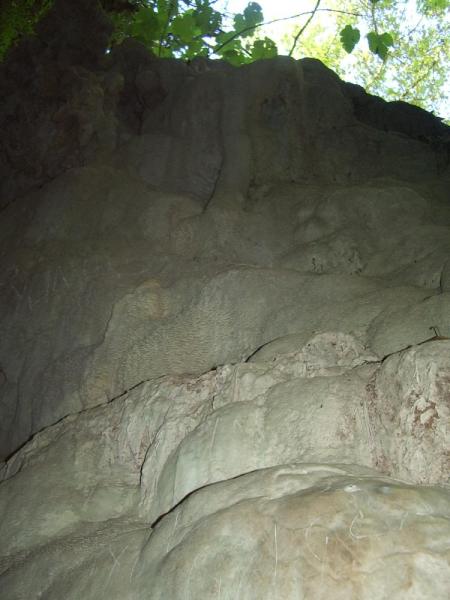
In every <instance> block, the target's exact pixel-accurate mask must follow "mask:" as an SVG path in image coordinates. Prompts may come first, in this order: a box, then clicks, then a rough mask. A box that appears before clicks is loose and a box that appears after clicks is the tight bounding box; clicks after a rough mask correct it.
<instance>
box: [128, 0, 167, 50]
mask: <svg viewBox="0 0 450 600" xmlns="http://www.w3.org/2000/svg"><path fill="white" fill-rule="evenodd" d="M159 30H160V26H159V21H158V16H157V14H156V13H155V12H154V10H153V8H152V7H151V6H146V7H142V8H140V9H139V10H138V12H137V13H136V16H135V19H134V21H133V22H132V23H131V26H130V30H129V33H130V35H131V36H132V37H134V38H136V39H138V40H139V41H141V42H142V43H143V44H146V45H148V46H151V44H152V42H154V41H155V40H156V39H158V38H159V35H158V34H159Z"/></svg>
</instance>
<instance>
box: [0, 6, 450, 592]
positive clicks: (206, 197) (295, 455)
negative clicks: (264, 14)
mask: <svg viewBox="0 0 450 600" xmlns="http://www.w3.org/2000/svg"><path fill="white" fill-rule="evenodd" d="M69 17H70V18H69ZM109 32H110V25H109V23H108V21H107V20H106V18H105V16H104V15H103V13H102V12H101V10H100V8H99V7H98V6H97V5H96V3H93V2H90V1H88V0H83V1H81V2H77V3H72V2H69V1H68V0H59V1H58V2H56V5H55V9H54V11H53V12H51V13H49V15H48V17H47V18H46V19H45V20H44V21H43V23H42V24H41V26H40V31H39V32H38V35H37V36H36V37H35V38H32V39H29V40H26V41H25V42H24V43H23V44H21V45H20V46H18V47H17V48H16V49H14V51H13V52H11V54H10V56H9V58H8V60H7V62H6V63H5V64H4V65H3V66H2V68H1V72H0V81H1V84H2V89H4V90H5V94H4V96H3V99H2V101H1V106H0V123H1V127H2V131H4V136H3V142H4V143H3V145H2V147H1V149H0V175H1V194H0V206H1V207H2V208H1V213H0V214H1V220H0V261H1V268H0V287H1V290H2V293H1V295H0V317H1V321H0V457H1V458H2V459H3V460H4V462H3V463H0V465H1V466H0V479H1V483H0V555H1V559H0V589H2V590H4V591H3V592H2V593H3V594H4V596H2V598H3V597H5V599H6V598H7V599H11V600H13V599H14V600H19V599H22V598H27V599H31V598H46V599H48V600H53V599H54V600H61V599H62V598H64V599H66V598H67V599H70V598H73V599H74V600H75V599H77V600H79V599H80V598H83V599H87V600H88V599H91V598H92V599H94V598H95V599H98V598H105V599H106V598H108V599H114V598H117V599H120V600H124V599H130V600H143V599H144V598H145V599H147V598H151V599H152V600H156V599H161V600H177V599H178V598H180V599H181V598H183V599H186V598H195V599H198V600H202V599H205V600H209V599H211V600H212V599H216V598H221V599H222V600H223V599H225V598H239V599H242V600H252V599H255V600H256V599H258V600H265V599H267V600H272V599H273V600H275V599H276V598H279V599H281V598H283V599H284V600H290V599H292V600H294V599H296V600H297V599H305V600H306V599H307V598H321V597H323V598H327V597H331V596H332V597H333V598H336V599H337V600H339V599H344V598H345V599H346V600H347V599H355V600H356V599H358V600H364V599H367V600H369V599H370V600H373V599H380V600H381V599H386V598H392V599H397V598H398V599H400V598H402V599H403V598H410V599H411V600H412V599H416V598H432V599H433V600H441V599H442V600H447V598H448V589H450V564H449V560H450V541H449V540H450V527H449V523H450V488H449V485H450V480H449V474H450V435H449V431H450V340H449V338H450V196H449V189H450V186H449V184H450V155H449V128H447V127H446V126H445V125H443V124H442V123H441V122H440V121H439V119H437V118H436V117H434V116H432V115H430V114H428V113H426V112H424V111H422V110H420V109H417V108H415V107H412V106H409V105H404V104H402V103H386V102H384V101H383V100H381V99H379V98H374V97H371V96H369V95H368V94H366V93H365V92H364V90H362V89H361V88H358V87H357V86H354V85H351V84H347V83H345V82H343V81H341V80H340V79H339V78H338V77H337V76H336V75H335V74H334V73H333V72H331V71H330V70H329V69H327V68H326V67H325V66H324V65H322V64H321V63H320V62H318V61H316V60H313V59H303V60H301V61H294V60H291V59H288V58H277V59H273V60H267V61H262V62H257V63H254V64H252V65H249V66H245V67H241V68H234V67H231V66H230V65H227V64H225V63H221V62H218V61H207V60H205V61H193V62H192V63H191V64H187V63H182V62H179V61H175V60H160V59H157V58H156V57H154V56H152V55H150V54H149V53H148V52H147V51H146V49H145V48H144V47H143V46H141V45H140V44H138V43H137V42H133V41H127V42H125V43H124V44H122V45H121V46H118V47H115V48H114V49H113V50H112V51H111V52H110V53H108V54H106V53H105V49H106V44H107V40H108V35H109ZM91 40H95V43H90V42H91Z"/></svg>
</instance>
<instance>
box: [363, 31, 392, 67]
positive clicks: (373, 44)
mask: <svg viewBox="0 0 450 600" xmlns="http://www.w3.org/2000/svg"><path fill="white" fill-rule="evenodd" d="M367 40H368V42H369V49H370V51H371V52H372V53H373V54H376V55H377V56H379V57H380V58H381V59H382V60H386V58H387V55H388V52H389V47H390V46H392V45H393V44H394V40H393V38H392V36H391V34H390V33H380V34H379V33H376V32H375V31H371V32H369V33H368V34H367Z"/></svg>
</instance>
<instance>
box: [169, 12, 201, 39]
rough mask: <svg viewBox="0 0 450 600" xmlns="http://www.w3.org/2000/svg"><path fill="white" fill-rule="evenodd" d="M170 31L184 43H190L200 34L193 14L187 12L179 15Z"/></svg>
mask: <svg viewBox="0 0 450 600" xmlns="http://www.w3.org/2000/svg"><path fill="white" fill-rule="evenodd" d="M170 31H171V33H173V34H174V35H177V36H178V37H179V38H180V40H181V41H182V42H185V43H188V42H190V41H191V40H192V38H193V37H194V36H195V35H196V34H197V33H198V32H197V24H196V22H195V18H194V16H193V15H192V13H189V12H185V13H184V14H182V15H178V17H175V19H174V20H173V21H172V24H171V25H170Z"/></svg>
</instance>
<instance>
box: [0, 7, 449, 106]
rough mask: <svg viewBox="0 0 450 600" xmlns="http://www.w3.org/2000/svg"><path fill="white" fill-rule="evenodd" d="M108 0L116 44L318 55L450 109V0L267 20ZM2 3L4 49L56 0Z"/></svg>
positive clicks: (415, 99)
mask: <svg viewBox="0 0 450 600" xmlns="http://www.w3.org/2000/svg"><path fill="white" fill-rule="evenodd" d="M100 1H101V4H102V6H103V8H104V10H105V11H106V12H107V13H108V15H109V17H110V18H111V20H112V21H113V24H114V32H113V35H112V38H111V41H110V44H111V46H114V45H115V44H119V43H120V42H121V41H123V40H124V39H125V38H127V37H134V38H136V39H138V40H140V41H141V42H143V43H144V44H145V45H146V46H147V47H148V48H149V49H150V50H152V51H153V52H154V53H155V54H156V55H157V56H160V57H178V58H182V59H192V58H194V57H196V56H204V57H211V58H222V59H224V60H227V61H228V62H230V63H232V64H233V65H242V64H246V63H249V62H252V61H254V60H257V59H261V58H271V57H273V56H277V55H278V54H287V55H289V56H293V57H294V58H300V57H302V56H312V57H315V58H318V59H320V60H322V62H324V63H325V64H326V65H327V66H329V67H330V68H332V69H333V70H335V71H336V72H337V73H338V74H339V75H340V76H341V77H342V78H343V79H347V80H350V81H354V82H355V83H358V84H360V85H362V86H363V87H364V88H365V89H366V90H367V91H369V92H370V93H373V94H377V95H380V96H382V97H384V98H386V99H388V100H399V99H401V100H404V101H406V102H411V103H413V104H416V105H418V106H422V107H423V108H426V109H427V110H435V111H437V112H441V113H442V112H443V107H444V111H445V112H447V110H448V111H450V107H448V96H449V87H450V84H449V82H448V81H447V79H446V78H447V73H448V72H449V71H450V68H449V67H450V0H417V1H416V2H414V1H412V2H411V1H407V0H314V1H313V2H312V3H311V8H310V10H300V11H299V12H298V13H297V14H296V15H292V16H291V17H289V18H283V19H275V20H274V21H272V22H269V23H267V22H265V21H264V15H263V11H262V8H261V6H260V5H259V4H258V3H257V2H249V3H248V5H247V6H246V7H245V8H244V9H243V10H242V12H240V13H237V14H230V13H229V12H228V11H227V10H226V4H227V3H226V0H100ZM2 4H3V6H2V17H1V21H0V59H1V58H2V57H3V56H5V54H6V52H7V50H8V49H9V48H10V47H11V46H12V45H13V44H14V43H16V42H17V41H18V40H20V38H21V37H22V36H23V35H30V34H32V33H33V31H34V29H35V27H36V25H37V23H38V22H39V21H40V20H41V19H42V17H43V16H44V15H45V14H46V12H47V11H48V10H49V8H51V6H52V4H53V0H3V2H2ZM301 4H303V6H304V4H305V3H304V2H299V7H300V5H301ZM413 5H414V6H413ZM412 9H413V10H412ZM411 14H413V15H414V19H411ZM281 20H282V21H285V22H286V30H285V34H284V35H283V38H282V39H281V40H279V39H278V40H274V39H273V36H272V35H271V33H270V26H271V24H273V23H274V22H275V21H281ZM445 106H447V110H445ZM443 116H447V117H449V116H450V115H448V114H447V115H443Z"/></svg>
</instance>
